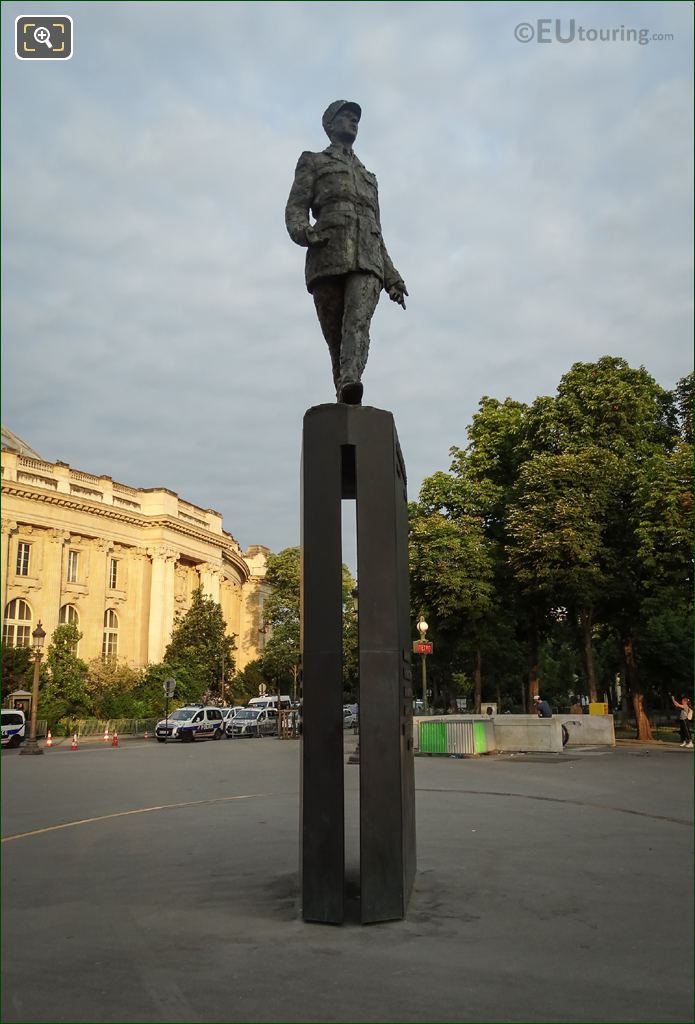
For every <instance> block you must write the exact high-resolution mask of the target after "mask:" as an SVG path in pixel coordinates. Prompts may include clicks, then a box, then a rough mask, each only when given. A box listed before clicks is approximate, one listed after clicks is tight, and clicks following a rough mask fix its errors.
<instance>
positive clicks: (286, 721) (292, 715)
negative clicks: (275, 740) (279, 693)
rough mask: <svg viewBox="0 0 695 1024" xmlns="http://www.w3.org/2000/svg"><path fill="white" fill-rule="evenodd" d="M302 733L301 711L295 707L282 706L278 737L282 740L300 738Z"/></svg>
mask: <svg viewBox="0 0 695 1024" xmlns="http://www.w3.org/2000/svg"><path fill="white" fill-rule="evenodd" d="M300 734H301V727H300V722H299V712H298V711H297V710H295V709H294V708H282V709H281V710H280V717H279V719H278V737H279V738H280V739H281V740H298V739H299V737H300Z"/></svg>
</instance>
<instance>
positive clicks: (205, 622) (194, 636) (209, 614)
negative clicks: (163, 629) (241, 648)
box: [164, 589, 236, 700]
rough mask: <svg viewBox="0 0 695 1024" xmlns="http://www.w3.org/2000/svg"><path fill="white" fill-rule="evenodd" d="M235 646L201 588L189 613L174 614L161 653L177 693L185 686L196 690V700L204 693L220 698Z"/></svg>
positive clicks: (214, 605)
mask: <svg viewBox="0 0 695 1024" xmlns="http://www.w3.org/2000/svg"><path fill="white" fill-rule="evenodd" d="M235 647H236V641H235V637H234V636H229V635H227V624H226V622H225V621H224V617H223V615H222V609H221V607H220V605H219V604H217V602H216V601H213V599H212V598H211V597H207V596H206V595H204V594H203V592H202V590H201V589H198V590H195V591H194V592H193V598H192V601H191V606H190V608H189V609H188V611H187V612H186V613H185V614H184V615H181V614H179V615H177V617H176V622H175V624H174V629H173V632H172V636H171V642H170V643H169V645H168V647H167V649H166V651H165V652H164V662H165V663H166V664H167V665H170V666H171V668H172V672H171V675H172V676H173V677H174V678H175V679H176V681H177V684H179V685H177V693H179V692H180V689H179V686H180V687H181V688H183V686H184V683H185V687H186V688H187V689H188V690H189V691H191V690H195V691H196V696H197V699H198V700H200V699H201V698H202V697H203V696H204V695H206V694H208V695H212V694H215V695H217V696H221V691H222V685H221V683H222V676H223V673H224V679H225V684H226V682H227V681H228V680H230V679H231V678H232V676H233V674H234V655H233V651H234V649H235ZM198 694H199V696H198ZM191 699H193V698H191Z"/></svg>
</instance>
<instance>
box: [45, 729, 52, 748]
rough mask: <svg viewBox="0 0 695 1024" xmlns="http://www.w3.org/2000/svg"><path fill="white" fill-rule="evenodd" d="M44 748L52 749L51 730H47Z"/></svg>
mask: <svg viewBox="0 0 695 1024" xmlns="http://www.w3.org/2000/svg"><path fill="white" fill-rule="evenodd" d="M46 746H47V747H52V746H53V737H52V736H51V730H50V729H49V730H48V736H47V737H46Z"/></svg>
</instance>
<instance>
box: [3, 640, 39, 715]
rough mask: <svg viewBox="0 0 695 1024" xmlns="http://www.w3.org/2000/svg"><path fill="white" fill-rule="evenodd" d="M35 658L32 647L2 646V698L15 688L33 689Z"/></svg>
mask: <svg viewBox="0 0 695 1024" xmlns="http://www.w3.org/2000/svg"><path fill="white" fill-rule="evenodd" d="M33 679H34V660H33V657H32V653H31V647H9V646H7V645H3V648H2V699H3V701H4V700H5V698H6V697H7V695H8V694H9V693H12V692H13V691H14V690H31V687H32V683H33Z"/></svg>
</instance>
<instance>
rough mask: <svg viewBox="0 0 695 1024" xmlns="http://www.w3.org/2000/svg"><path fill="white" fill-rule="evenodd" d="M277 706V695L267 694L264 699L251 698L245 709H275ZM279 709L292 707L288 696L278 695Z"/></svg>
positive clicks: (284, 694)
mask: <svg viewBox="0 0 695 1024" xmlns="http://www.w3.org/2000/svg"><path fill="white" fill-rule="evenodd" d="M277 706H278V695H277V694H276V693H269V694H267V695H266V696H265V697H252V698H251V700H250V701H249V702H248V705H247V707H250V708H256V709H258V708H276V709H277ZM280 707H281V708H282V709H287V708H291V707H292V701H291V700H290V698H289V695H288V694H286V693H281V694H280Z"/></svg>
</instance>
